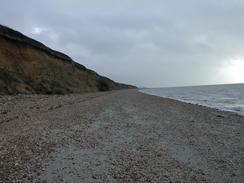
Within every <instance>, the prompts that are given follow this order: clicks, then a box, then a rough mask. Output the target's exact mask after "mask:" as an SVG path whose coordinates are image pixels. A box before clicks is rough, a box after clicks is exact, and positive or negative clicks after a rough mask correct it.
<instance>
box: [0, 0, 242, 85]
mask: <svg viewBox="0 0 244 183" xmlns="http://www.w3.org/2000/svg"><path fill="white" fill-rule="evenodd" d="M0 4H1V6H0V24H3V25H7V26H9V27H11V28H13V29H16V30H18V31H20V32H22V33H24V34H26V35H27V36H29V37H32V38H34V39H37V40H38V41H41V42H42V43H44V44H45V45H47V46H48V47H51V48H53V49H55V50H58V51H61V52H64V53H65V54H67V55H69V56H70V57H72V58H73V60H75V61H76V62H78V63H81V64H83V65H85V66H86V67H88V68H90V69H93V70H95V71H96V72H98V73H99V74H101V75H104V76H107V77H109V78H111V79H113V80H115V81H118V82H123V83H128V84H133V85H136V86H139V87H168V86H187V85H205V84H222V83H244V1H243V0H184V1H182V0H167V1H166V0H150V1H149V0H123V1H121V0H89V1H85V0H41V1H40V0H0Z"/></svg>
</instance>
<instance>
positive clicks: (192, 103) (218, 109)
mask: <svg viewBox="0 0 244 183" xmlns="http://www.w3.org/2000/svg"><path fill="white" fill-rule="evenodd" d="M204 86H205V85H204ZM210 86H211V85H210ZM138 92H140V93H143V94H145V95H150V96H154V97H160V98H163V99H168V100H174V101H178V102H182V103H186V104H190V105H193V106H200V107H207V108H209V109H213V110H217V111H220V112H227V113H232V114H233V115H238V116H240V117H244V114H242V113H238V112H235V111H234V110H227V109H221V108H217V107H213V106H211V105H204V104H198V103H194V102H191V101H185V100H180V99H175V98H168V97H162V96H159V95H154V94H150V93H146V92H143V91H140V89H139V90H138Z"/></svg>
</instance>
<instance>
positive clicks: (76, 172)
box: [0, 90, 244, 183]
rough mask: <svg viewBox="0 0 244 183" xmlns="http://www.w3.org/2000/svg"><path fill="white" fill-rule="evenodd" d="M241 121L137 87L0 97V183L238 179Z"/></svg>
mask: <svg viewBox="0 0 244 183" xmlns="http://www.w3.org/2000/svg"><path fill="white" fill-rule="evenodd" d="M243 172H244V118H243V117H242V116H239V115H237V114H234V113H229V112H221V111H218V110H215V109H210V108H207V107H201V106H197V105H192V104H187V103H182V102H178V101H175V100H170V99H163V98H160V97H155V96H150V95H146V94H143V93H140V92H138V91H137V90H121V91H110V92H102V93H92V94H83V95H64V96H60V95H54V96H47V95H18V96H0V182H4V183H6V182H31V181H33V182H38V181H39V182H140V183H141V182H221V183H222V182H243V181H244V175H243Z"/></svg>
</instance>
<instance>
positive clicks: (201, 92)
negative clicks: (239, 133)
mask: <svg viewBox="0 0 244 183" xmlns="http://www.w3.org/2000/svg"><path fill="white" fill-rule="evenodd" d="M139 91H140V92H143V93H146V94H150V95H154V96H159V97H163V98H170V99H174V100H178V101H182V102H187V103H191V104H198V105H202V106H206V107H211V108H216V109H219V110H223V111H229V112H234V113H238V114H240V115H243V116H244V83H240V84H218V85H200V86H181V87H164V88H146V89H140V90H139Z"/></svg>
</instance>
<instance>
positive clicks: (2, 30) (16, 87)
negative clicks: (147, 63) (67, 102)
mask: <svg viewBox="0 0 244 183" xmlns="http://www.w3.org/2000/svg"><path fill="white" fill-rule="evenodd" d="M125 88H133V86H129V85H124V84H120V83H116V82H114V81H112V80H110V79H108V78H106V77H103V76H100V75H98V74H97V73H95V72H94V71H92V70H89V69H87V68H86V67H84V66H83V65H80V64H78V63H76V62H74V61H73V60H72V59H71V58H70V57H69V56H67V55H65V54H63V53H60V52H57V51H54V50H52V49H50V48H48V47H46V46H45V45H43V44H42V43H40V42H38V41H35V40H33V39H31V38H28V37H26V36H25V35H23V34H21V33H19V32H17V31H14V30H12V29H10V28H8V27H5V26H1V25H0V94H18V93H22V94H29V93H34V94H35V93H36V94H65V93H84V92H95V91H108V90H114V89H125Z"/></svg>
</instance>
